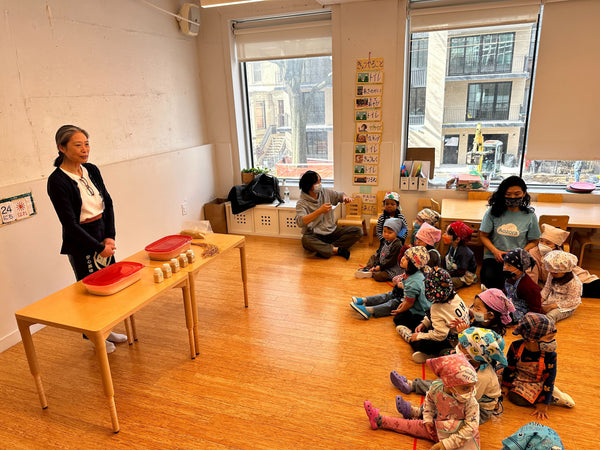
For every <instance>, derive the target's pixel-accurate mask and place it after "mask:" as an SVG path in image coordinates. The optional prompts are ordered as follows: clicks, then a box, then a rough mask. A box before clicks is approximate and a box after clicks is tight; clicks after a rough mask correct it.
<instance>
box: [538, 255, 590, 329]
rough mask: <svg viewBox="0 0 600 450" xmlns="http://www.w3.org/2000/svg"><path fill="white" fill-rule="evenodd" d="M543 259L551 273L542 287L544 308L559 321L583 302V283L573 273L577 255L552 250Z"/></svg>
mask: <svg viewBox="0 0 600 450" xmlns="http://www.w3.org/2000/svg"><path fill="white" fill-rule="evenodd" d="M543 261H544V267H545V269H546V270H547V271H548V273H549V275H548V279H547V280H546V285H545V286H544V288H543V289H542V309H543V310H544V313H545V314H546V315H547V316H548V317H550V318H552V319H554V322H558V321H559V320H563V319H566V318H567V317H570V316H572V315H573V313H574V312H575V309H576V308H577V307H578V306H579V305H580V304H581V293H582V291H583V285H582V283H581V281H580V280H579V278H577V277H576V276H575V275H574V274H573V268H574V267H575V266H576V265H577V257H576V256H575V255H573V254H571V253H567V252H563V251H562V250H552V251H551V252H549V253H547V254H546V256H544V260H543Z"/></svg>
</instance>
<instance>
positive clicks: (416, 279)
mask: <svg viewBox="0 0 600 450" xmlns="http://www.w3.org/2000/svg"><path fill="white" fill-rule="evenodd" d="M424 280H425V275H424V274H423V272H421V271H420V270H419V271H418V272H417V273H413V274H412V275H409V276H408V278H406V280H404V297H405V298H414V299H415V303H414V304H413V305H412V306H411V308H410V312H412V313H413V314H419V315H421V316H424V315H425V313H426V312H427V310H428V309H429V307H430V306H431V302H429V300H427V297H425V283H424Z"/></svg>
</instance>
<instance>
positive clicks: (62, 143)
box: [54, 125, 90, 167]
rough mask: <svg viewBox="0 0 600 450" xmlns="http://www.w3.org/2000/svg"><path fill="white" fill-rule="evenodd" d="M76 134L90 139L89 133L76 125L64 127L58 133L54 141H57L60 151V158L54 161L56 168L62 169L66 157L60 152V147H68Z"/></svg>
mask: <svg viewBox="0 0 600 450" xmlns="http://www.w3.org/2000/svg"><path fill="white" fill-rule="evenodd" d="M75 133H83V134H84V135H85V137H86V138H89V137H90V135H89V134H88V132H87V131H85V130H84V129H83V128H79V127H77V126H75V125H63V126H62V127H60V128H59V129H58V131H57V132H56V135H55V136H54V140H55V141H56V148H57V149H58V157H57V158H56V159H55V160H54V167H60V165H61V164H62V162H63V159H64V155H63V153H62V152H61V151H60V147H66V145H67V144H68V143H69V141H70V140H71V136H73V135H74V134H75Z"/></svg>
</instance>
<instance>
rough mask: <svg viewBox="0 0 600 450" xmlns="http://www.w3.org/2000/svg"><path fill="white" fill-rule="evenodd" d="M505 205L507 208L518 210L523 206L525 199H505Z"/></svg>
mask: <svg viewBox="0 0 600 450" xmlns="http://www.w3.org/2000/svg"><path fill="white" fill-rule="evenodd" d="M504 203H505V204H506V207H507V208H518V207H519V206H521V205H522V204H523V197H518V198H504Z"/></svg>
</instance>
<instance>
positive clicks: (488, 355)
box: [390, 327, 507, 424]
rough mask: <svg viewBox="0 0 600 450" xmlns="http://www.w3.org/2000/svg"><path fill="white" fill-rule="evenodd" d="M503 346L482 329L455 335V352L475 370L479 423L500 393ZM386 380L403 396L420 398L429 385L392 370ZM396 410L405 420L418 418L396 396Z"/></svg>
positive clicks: (488, 414)
mask: <svg viewBox="0 0 600 450" xmlns="http://www.w3.org/2000/svg"><path fill="white" fill-rule="evenodd" d="M504 345H505V344H504V339H502V337H501V336H500V335H498V334H497V333H495V332H493V331H491V330H487V329H485V328H476V327H471V328H467V329H466V330H464V331H462V332H460V333H459V334H458V344H457V345H456V353H463V354H464V355H465V357H466V358H467V359H468V360H469V363H470V364H471V365H472V366H473V368H474V369H475V370H476V371H477V383H475V398H476V400H477V403H478V404H479V424H482V423H485V422H487V421H488V420H489V418H490V417H491V416H492V414H494V411H496V410H497V409H498V405H499V401H500V400H499V399H500V395H501V393H502V392H501V389H500V382H499V380H498V375H497V374H496V371H497V370H500V369H502V368H504V367H506V365H507V362H506V358H505V357H504V353H503V352H504ZM390 380H391V381H392V384H393V385H394V386H395V387H397V388H398V389H400V391H402V392H403V393H404V394H410V393H411V392H415V393H417V394H419V395H424V394H425V393H426V392H427V390H428V389H429V387H430V386H431V383H433V381H432V380H421V379H420V378H416V379H415V380H414V381H412V382H411V381H409V380H407V379H406V377H404V376H402V375H399V374H398V372H396V371H393V372H391V373H390ZM396 409H397V410H398V412H399V413H400V414H401V415H402V417H404V418H405V419H418V418H420V417H421V416H422V408H421V407H417V406H412V405H411V403H410V402H409V401H407V400H405V399H403V398H402V396H401V395H398V396H396Z"/></svg>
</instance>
